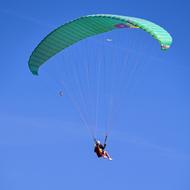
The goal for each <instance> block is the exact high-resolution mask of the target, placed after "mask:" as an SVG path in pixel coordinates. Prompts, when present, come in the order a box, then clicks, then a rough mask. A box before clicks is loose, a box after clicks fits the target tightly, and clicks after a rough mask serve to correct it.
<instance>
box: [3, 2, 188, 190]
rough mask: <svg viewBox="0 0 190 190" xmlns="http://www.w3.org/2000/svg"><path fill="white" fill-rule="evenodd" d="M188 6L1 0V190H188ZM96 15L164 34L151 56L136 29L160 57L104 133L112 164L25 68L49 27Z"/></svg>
mask: <svg viewBox="0 0 190 190" xmlns="http://www.w3.org/2000/svg"><path fill="white" fill-rule="evenodd" d="M189 8H190V4H189V3H188V1H185V0H184V1H169V0H165V1H163V0H160V1H148V0H143V1H135V0H133V1H132V0H131V1H130V0H115V1H114V0H109V1H108V0H88V1H87V0H86V1H85V0H69V1H65V0H62V1H61V0H60V1H59V0H54V1H50V0H46V1H45V0H44V1H40V0H39V1H37V0H33V1H24V0H23V1H21V0H17V1H16V0H15V1H13V0H12V1H10V0H6V1H5V0H1V1H0V23H1V30H0V33H1V35H0V42H1V45H0V47H1V51H0V52H1V53H0V68H1V75H0V87H1V89H0V190H25V189H27V190H34V189H35V190H43V189H44V190H52V189H56V190H64V189H92V190H93V189H98V188H108V189H110V190H111V189H122V190H125V189H129V190H139V189H141V190H169V189H172V190H181V189H183V190H188V189H190V180H189V179H190V138H189V137H190V86H189V82H190V74H189V73H190V65H189V64H190V63H189V42H190V39H189V33H190V26H189V17H190V13H189ZM95 13H111V14H120V15H128V16H135V17H140V18H146V19H148V20H151V21H154V22H155V23H157V24H160V25H161V26H163V27H164V28H166V29H167V30H168V31H169V32H170V33H171V35H172V37H173V44H172V46H171V48H170V49H169V50H168V51H167V52H164V53H163V52H161V53H160V49H159V47H158V44H157V43H156V42H153V40H152V39H151V38H150V37H149V38H148V37H147V36H143V35H144V34H143V32H142V33H139V35H142V38H143V39H144V42H147V44H149V42H150V44H152V45H153V46H152V47H153V48H155V51H154V52H156V53H155V54H156V57H157V58H158V59H161V60H162V61H161V63H160V64H159V62H158V61H156V63H153V64H148V65H147V66H146V67H145V69H144V72H141V73H140V75H137V78H136V79H135V80H136V81H140V82H137V84H136V85H135V88H133V90H131V91H130V92H129V93H128V92H127V91H126V92H125V93H126V94H128V95H127V98H126V101H124V97H123V99H122V102H123V104H124V106H123V108H122V110H121V112H120V115H119V117H118V118H119V119H118V120H117V122H116V123H114V126H113V129H112V131H111V134H110V137H109V139H108V150H109V152H110V154H111V155H112V156H113V159H114V160H113V161H112V162H110V161H107V160H103V159H102V160H98V159H97V157H96V156H95V154H94V153H93V144H92V141H91V139H90V137H89V134H88V132H87V130H86V129H85V128H84V127H83V126H82V125H83V124H82V122H81V121H80V117H79V116H78V113H77V112H75V111H74V109H73V107H72V105H71V102H70V101H69V99H68V97H67V96H65V97H61V98H60V97H59V96H58V95H57V92H58V91H59V88H58V87H57V86H56V85H54V83H53V82H51V81H50V80H49V79H48V77H44V76H43V72H42V73H41V75H40V76H39V77H34V76H32V74H31V73H30V71H29V69H28V65H27V62H28V59H29V56H30V54H31V52H32V50H33V49H34V48H35V46H36V45H37V44H38V42H39V41H40V40H41V39H42V38H43V37H44V36H45V35H47V34H48V33H49V32H50V31H51V30H52V29H54V28H56V27H57V26H59V25H61V24H63V23H64V22H66V21H69V20H71V19H75V18H77V17H79V16H82V15H88V14H95ZM126 33H127V31H126ZM122 36H123V37H125V35H124V34H123V33H122ZM126 37H127V34H126ZM138 39H139V38H138ZM146 39H148V40H147V41H146ZM149 40H150V41H149ZM124 42H125V43H123V44H122V48H125V44H126V42H127V38H124ZM136 43H138V42H136ZM154 43H155V44H154ZM141 44H142V43H141ZM147 46H148V45H147ZM126 49H127V45H126ZM142 49H143V48H142ZM150 49H151V46H149V50H150ZM151 50H152V49H151ZM157 51H159V53H157ZM146 53H147V52H146ZM137 56H138V55H137ZM152 62H153V61H152ZM149 63H150V62H149ZM138 77H139V78H138ZM132 83H133V82H132Z"/></svg>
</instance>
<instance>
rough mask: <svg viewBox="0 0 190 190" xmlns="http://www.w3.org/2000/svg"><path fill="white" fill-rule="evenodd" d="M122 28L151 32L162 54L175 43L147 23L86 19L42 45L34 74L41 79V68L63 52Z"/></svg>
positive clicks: (34, 60)
mask: <svg viewBox="0 0 190 190" xmlns="http://www.w3.org/2000/svg"><path fill="white" fill-rule="evenodd" d="M122 28H139V29H142V30H144V31H146V32H148V33H149V34H150V35H151V36H152V37H153V38H154V39H156V40H157V41H158V42H159V44H160V46H161V49H162V50H166V49H168V48H169V47H170V45H171V43H172V37H171V36H170V34H169V33H168V32H167V31H166V30H164V29H163V28H162V27H160V26H158V25H157V24H155V23H153V22H150V21H148V20H145V19H141V18H135V17H128V16H121V15H111V14H95V15H88V16H82V17H80V18H78V19H75V20H73V21H70V22H68V23H66V24H63V25H62V26H60V27H58V28H56V29H55V30H54V31H52V32H51V33H50V34H48V35H47V36H46V37H45V38H44V39H43V40H42V41H41V42H40V43H39V45H38V46H37V47H36V48H35V49H34V51H33V53H32V55H31V56H30V59H29V63H28V64H29V68H30V71H31V72H32V73H33V74H34V75H38V70H39V67H40V66H41V65H42V64H43V63H45V62H46V61H47V60H48V59H50V58H51V57H52V56H54V55H55V54H57V53H58V52H60V51H62V50H63V49H65V48H67V47H69V46H71V45H72V44H74V43H76V42H78V41H80V40H83V39H85V38H87V37H90V36H94V35H97V34H101V33H104V32H108V31H111V30H114V29H122Z"/></svg>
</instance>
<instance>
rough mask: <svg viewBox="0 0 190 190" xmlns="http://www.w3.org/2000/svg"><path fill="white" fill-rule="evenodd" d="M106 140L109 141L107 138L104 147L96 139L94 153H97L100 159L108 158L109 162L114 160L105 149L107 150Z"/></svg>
mask: <svg viewBox="0 0 190 190" xmlns="http://www.w3.org/2000/svg"><path fill="white" fill-rule="evenodd" d="M106 139H107V136H106V138H105V142H104V145H102V144H101V143H100V141H99V140H96V139H94V141H95V144H94V152H95V153H96V155H97V156H98V158H101V157H103V158H107V159H109V160H112V158H111V157H110V156H109V154H108V153H107V151H105V148H106Z"/></svg>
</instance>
